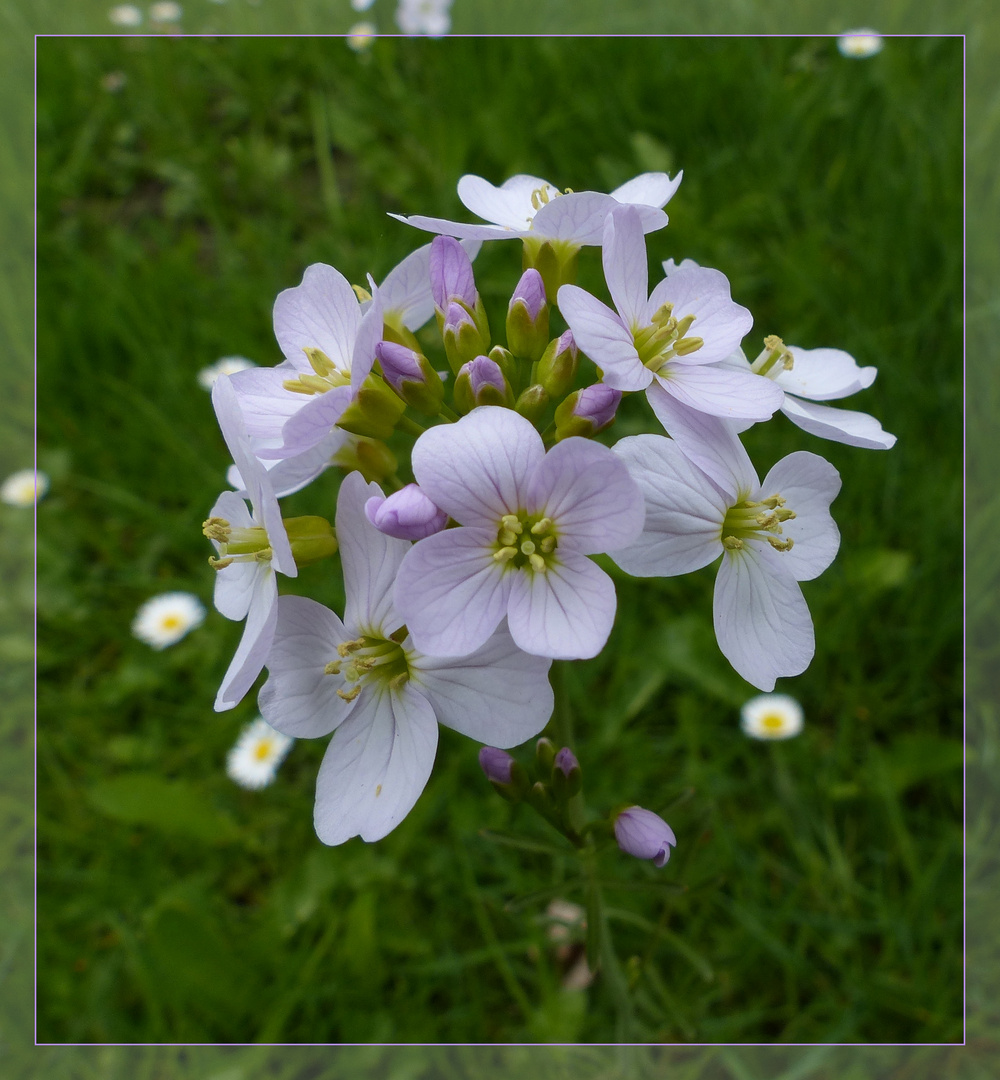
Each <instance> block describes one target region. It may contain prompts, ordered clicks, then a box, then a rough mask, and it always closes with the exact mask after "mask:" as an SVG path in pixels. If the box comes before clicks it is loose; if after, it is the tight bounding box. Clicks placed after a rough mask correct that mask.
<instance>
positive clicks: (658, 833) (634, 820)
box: [615, 806, 677, 866]
mask: <svg viewBox="0 0 1000 1080" xmlns="http://www.w3.org/2000/svg"><path fill="white" fill-rule="evenodd" d="M615 839H616V840H617V841H618V846H619V847H620V848H621V849H622V851H624V852H625V854H626V855H634V856H635V857H636V858H637V859H652V860H653V865H654V866H663V865H665V863H666V862H667V860H668V859H669V858H670V846H671V844H676V843H677V838H676V837H675V836H674V830H673V829H671V828H670V826H669V825H668V824H667V823H666V822H665V821H664V820H663V818H661V817H659V816H658V815H657V814H654V813H653V811H652V810H643V808H642V807H641V806H630V807H628V808H627V809H626V810H623V811H622V812H621V813H620V814H619V815H618V816H617V817H616V818H615Z"/></svg>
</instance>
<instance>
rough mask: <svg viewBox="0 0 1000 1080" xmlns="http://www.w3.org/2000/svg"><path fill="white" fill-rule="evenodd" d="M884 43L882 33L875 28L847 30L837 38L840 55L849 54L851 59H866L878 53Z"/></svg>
mask: <svg viewBox="0 0 1000 1080" xmlns="http://www.w3.org/2000/svg"><path fill="white" fill-rule="evenodd" d="M884 44H885V43H884V42H883V40H882V35H881V34H880V33H878V31H876V30H867V29H865V30H848V31H847V33H846V34H841V35H840V37H839V38H837V48H838V49H840V54H841V56H849V57H851V59H853V60H866V59H867V58H868V57H869V56H874V55H875V54H876V53H880V52H881V51H882V46H883V45H884Z"/></svg>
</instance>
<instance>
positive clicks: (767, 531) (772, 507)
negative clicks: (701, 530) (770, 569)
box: [722, 495, 795, 551]
mask: <svg viewBox="0 0 1000 1080" xmlns="http://www.w3.org/2000/svg"><path fill="white" fill-rule="evenodd" d="M794 517H795V511H794V510H786V509H785V500H784V499H783V498H782V497H781V496H780V495H771V496H769V497H768V498H766V499H762V500H760V501H759V502H752V501H751V500H750V499H745V500H744V501H743V502H738V503H736V504H735V505H734V506H731V507H730V508H729V509H728V510H727V511H726V516H725V519H724V520H723V522H722V546H723V547H724V548H726V549H727V550H729V551H738V550H739V549H740V548H741V547H743V542H744V540H766V541H767V542H768V543H769V544H770V545H771V547H773V548H774V550H775V551H791V549H792V544H793V541H792V538H791V537H786V538H785V539H784V540H779V539H778V537H779V536H781V535H782V531H783V530H782V528H781V523H782V522H783V521H790V520H791V519H792V518H794Z"/></svg>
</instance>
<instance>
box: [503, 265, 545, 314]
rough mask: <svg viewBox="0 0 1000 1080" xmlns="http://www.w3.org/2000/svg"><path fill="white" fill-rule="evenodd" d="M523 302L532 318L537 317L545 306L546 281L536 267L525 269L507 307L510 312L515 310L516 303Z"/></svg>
mask: <svg viewBox="0 0 1000 1080" xmlns="http://www.w3.org/2000/svg"><path fill="white" fill-rule="evenodd" d="M519 301H520V302H521V303H522V304H523V305H524V307H525V308H526V309H527V312H528V315H529V316H530V317H531V318H532V319H537V318H538V315H539V312H540V311H541V310H542V308H543V307H545V302H546V300H545V283H544V282H543V281H542V275H541V274H540V273H539V272H538V271H537V270H534V269H529V270H525V271H524V273H523V274H522V275H521V280H520V281H519V282H518V283H517V288H516V289H515V290H514V295H513V296H512V297H511V298H510V304H509V305H508V307H507V310H508V312H510V311H513V309H514V305H515V304H516V303H518V302H519Z"/></svg>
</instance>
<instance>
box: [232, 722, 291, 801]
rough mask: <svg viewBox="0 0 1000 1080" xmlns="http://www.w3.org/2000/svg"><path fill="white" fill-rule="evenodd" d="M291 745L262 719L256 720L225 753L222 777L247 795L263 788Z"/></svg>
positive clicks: (288, 739) (289, 741) (271, 779)
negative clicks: (226, 755) (224, 768)
mask: <svg viewBox="0 0 1000 1080" xmlns="http://www.w3.org/2000/svg"><path fill="white" fill-rule="evenodd" d="M293 742H295V740H294V739H292V738H290V737H289V736H288V735H282V733H281V732H280V731H275V730H274V728H273V727H271V725H270V724H269V723H268V722H267V721H266V720H265V719H264V718H263V717H258V718H257V719H256V720H254V721H253V723H251V724H247V726H246V727H245V728H244V729H243V731H242V732H241V733H240V737H239V738H238V739H237V740H236V743H235V745H234V746H233V748H232V750H230V751H229V756H228V757H227V758H226V774H227V775H228V776H229V779H230V780H233V781H235V782H236V783H237V784H239V785H240V787H245V788H250V790H251V791H256V790H257V789H258V788H264V787H267V785H268V784H270V783H271V782H272V781H273V780H274V776H275V773H276V772H277V771H278V766H279V765H280V764H281V763H282V762H283V761H284V760H285V755H286V754H287V753H288V751H289V750H290V749H291V746H292V743H293Z"/></svg>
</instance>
